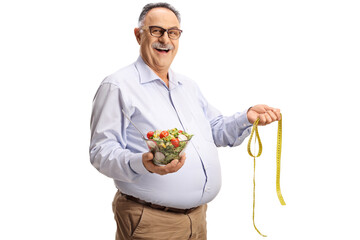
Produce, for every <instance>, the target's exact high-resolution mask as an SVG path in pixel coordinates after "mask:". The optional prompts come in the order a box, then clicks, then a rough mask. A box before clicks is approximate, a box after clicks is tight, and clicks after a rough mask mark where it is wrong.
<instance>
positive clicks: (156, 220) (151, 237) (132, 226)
mask: <svg viewBox="0 0 360 240" xmlns="http://www.w3.org/2000/svg"><path fill="white" fill-rule="evenodd" d="M206 209H207V205H206V204H205V205H202V206H199V207H198V208H196V209H195V210H193V211H191V212H190V213H188V214H183V213H173V212H166V211H163V210H158V209H153V208H151V207H148V206H145V205H142V204H139V203H136V202H133V201H131V200H128V199H126V198H125V197H124V196H122V195H121V193H120V192H119V191H118V192H117V193H116V195H115V198H114V201H113V211H114V217H115V221H116V225H117V231H116V240H130V239H134V240H135V239H137V240H188V239H191V240H206Z"/></svg>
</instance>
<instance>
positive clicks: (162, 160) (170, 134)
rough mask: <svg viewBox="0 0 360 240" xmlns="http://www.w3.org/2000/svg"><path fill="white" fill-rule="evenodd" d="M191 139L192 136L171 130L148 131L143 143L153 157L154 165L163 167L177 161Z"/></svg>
mask: <svg viewBox="0 0 360 240" xmlns="http://www.w3.org/2000/svg"><path fill="white" fill-rule="evenodd" d="M192 137H193V135H190V134H188V133H186V132H184V131H182V130H178V129H177V128H173V129H169V130H155V131H149V132H148V133H147V139H145V142H146V144H147V146H148V147H149V150H150V151H151V152H152V154H153V155H154V159H153V162H154V164H156V165H159V166H163V165H166V164H168V163H170V162H171V161H172V160H174V159H179V158H180V157H181V156H182V155H183V154H184V152H185V148H186V146H187V144H188V143H189V141H190V139H191V138H192Z"/></svg>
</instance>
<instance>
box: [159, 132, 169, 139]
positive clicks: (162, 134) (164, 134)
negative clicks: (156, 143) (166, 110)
mask: <svg viewBox="0 0 360 240" xmlns="http://www.w3.org/2000/svg"><path fill="white" fill-rule="evenodd" d="M167 136H169V133H168V131H162V132H161V133H160V138H164V137H167Z"/></svg>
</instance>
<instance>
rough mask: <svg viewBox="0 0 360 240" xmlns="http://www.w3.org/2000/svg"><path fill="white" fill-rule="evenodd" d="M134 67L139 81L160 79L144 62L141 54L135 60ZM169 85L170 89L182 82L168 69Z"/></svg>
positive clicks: (145, 81)
mask: <svg viewBox="0 0 360 240" xmlns="http://www.w3.org/2000/svg"><path fill="white" fill-rule="evenodd" d="M135 67H136V69H137V70H138V72H139V75H140V83H142V84H144V83H148V82H152V81H156V80H160V81H162V80H161V79H160V78H159V76H158V75H156V73H154V71H153V70H152V69H151V68H150V67H149V66H148V65H147V64H146V63H145V62H144V60H143V59H142V57H141V56H139V57H138V59H137V60H136V62H135ZM168 75H169V86H170V90H171V89H174V88H175V87H177V86H178V85H179V84H182V82H181V79H180V78H178V77H177V76H176V74H175V73H174V72H173V71H172V70H171V69H169V72H168Z"/></svg>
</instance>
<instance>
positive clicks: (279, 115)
mask: <svg viewBox="0 0 360 240" xmlns="http://www.w3.org/2000/svg"><path fill="white" fill-rule="evenodd" d="M274 112H275V114H276V116H277V119H278V120H281V113H280V109H278V108H275V111H274Z"/></svg>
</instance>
